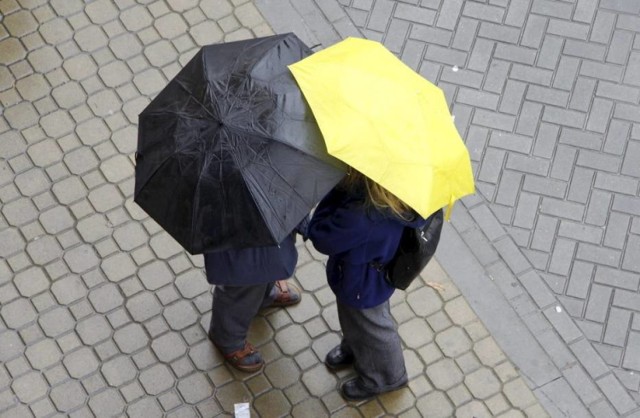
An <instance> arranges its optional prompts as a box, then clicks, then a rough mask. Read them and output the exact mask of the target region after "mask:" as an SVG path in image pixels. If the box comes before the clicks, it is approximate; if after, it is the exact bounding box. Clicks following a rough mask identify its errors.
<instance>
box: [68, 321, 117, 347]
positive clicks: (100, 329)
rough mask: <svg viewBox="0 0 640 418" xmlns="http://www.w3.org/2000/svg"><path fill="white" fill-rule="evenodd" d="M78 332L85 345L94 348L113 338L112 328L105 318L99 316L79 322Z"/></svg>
mask: <svg viewBox="0 0 640 418" xmlns="http://www.w3.org/2000/svg"><path fill="white" fill-rule="evenodd" d="M76 332H77V333H78V336H79V337H80V339H81V340H82V342H83V343H85V344H86V345H89V346H94V345H96V344H97V343H98V342H100V341H103V340H105V339H107V338H109V337H110V336H111V332H112V329H111V326H110V325H109V323H108V322H107V320H106V319H104V317H102V316H99V315H93V316H90V317H89V318H87V319H84V320H82V321H80V322H78V325H77V326H76Z"/></svg>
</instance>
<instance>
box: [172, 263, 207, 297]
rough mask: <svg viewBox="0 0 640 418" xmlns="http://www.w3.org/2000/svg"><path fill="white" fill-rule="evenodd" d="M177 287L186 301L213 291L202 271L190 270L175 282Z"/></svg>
mask: <svg viewBox="0 0 640 418" xmlns="http://www.w3.org/2000/svg"><path fill="white" fill-rule="evenodd" d="M175 285H176V287H177V288H178V291H179V292H180V294H181V295H182V297H184V298H186V299H192V298H194V297H196V296H198V295H201V294H203V293H205V292H208V291H209V290H210V289H211V285H209V283H207V281H206V279H205V277H204V275H203V273H202V271H200V270H189V271H186V272H185V273H183V274H181V275H179V276H178V277H177V278H176V280H175Z"/></svg>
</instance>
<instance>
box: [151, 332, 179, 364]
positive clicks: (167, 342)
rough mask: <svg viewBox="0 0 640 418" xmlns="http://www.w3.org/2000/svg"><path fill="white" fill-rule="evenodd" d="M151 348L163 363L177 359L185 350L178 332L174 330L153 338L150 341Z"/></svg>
mask: <svg viewBox="0 0 640 418" xmlns="http://www.w3.org/2000/svg"><path fill="white" fill-rule="evenodd" d="M151 349H152V350H153V352H154V353H155V354H156V356H158V359H159V360H160V361H162V362H165V363H168V362H171V361H174V360H176V359H178V358H179V357H181V356H182V355H183V354H184V353H185V352H186V351H187V347H186V345H185V343H184V341H183V340H182V338H181V337H180V334H178V333H175V332H169V333H167V334H164V335H163V336H161V337H158V338H156V339H154V340H153V341H152V343H151Z"/></svg>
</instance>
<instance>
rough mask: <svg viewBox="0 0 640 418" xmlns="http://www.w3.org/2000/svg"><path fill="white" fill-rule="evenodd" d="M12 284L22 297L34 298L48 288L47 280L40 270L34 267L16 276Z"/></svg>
mask: <svg viewBox="0 0 640 418" xmlns="http://www.w3.org/2000/svg"><path fill="white" fill-rule="evenodd" d="M13 283H14V285H15V286H16V288H17V289H18V291H19V292H20V294H21V295H22V296H24V297H31V296H34V295H36V294H38V293H40V292H42V291H44V290H47V289H48V288H49V279H48V278H47V276H46V275H45V273H44V271H43V270H42V268H40V267H36V266H32V267H29V268H28V269H27V270H25V271H22V272H20V273H18V274H16V275H15V277H14V279H13Z"/></svg>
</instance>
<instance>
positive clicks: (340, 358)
mask: <svg viewBox="0 0 640 418" xmlns="http://www.w3.org/2000/svg"><path fill="white" fill-rule="evenodd" d="M425 223H426V220H425V219H423V218H421V217H420V216H418V215H416V214H415V213H414V212H413V211H412V210H411V209H409V207H408V206H406V205H405V204H404V203H403V202H402V201H400V200H399V199H398V198H397V197H395V196H394V195H393V194H391V193H389V192H388V191H386V190H385V189H384V188H382V187H381V186H379V185H378V184H377V183H375V182H373V181H372V180H370V179H369V178H367V177H365V176H364V175H362V174H361V173H359V172H357V171H355V170H353V169H352V170H351V171H350V173H349V175H347V176H346V177H345V179H344V180H343V181H342V182H341V183H340V184H338V186H336V187H335V188H334V189H333V190H332V191H331V192H330V193H329V194H328V195H327V196H325V198H324V199H323V200H322V201H321V202H320V204H319V205H318V207H317V208H316V210H315V212H314V214H313V217H312V219H311V221H310V223H309V231H308V233H309V239H310V240H311V242H312V243H313V245H314V247H315V248H316V249H317V250H318V251H320V252H321V253H323V254H326V255H328V256H329V259H328V261H327V267H326V272H327V279H328V282H329V286H330V287H331V289H332V290H333V292H334V293H335V295H336V299H337V307H338V318H339V321H340V327H341V329H342V334H343V338H342V342H341V343H340V344H339V345H338V346H337V347H335V348H333V349H332V350H331V351H329V353H328V354H327V356H326V358H325V364H326V365H327V367H329V368H331V369H334V370H336V369H340V368H343V367H346V366H349V365H351V364H353V366H354V368H355V370H356V372H357V373H358V376H357V377H356V378H354V379H351V380H349V381H347V382H345V383H343V384H342V386H341V393H342V395H343V397H345V398H346V399H348V400H361V399H367V398H370V397H373V396H375V395H377V394H380V393H384V392H388V391H392V390H395V389H398V388H400V387H402V386H404V385H406V383H407V372H406V368H405V363H404V358H403V355H402V346H401V342H400V336H399V335H398V331H397V326H396V323H395V321H394V320H393V318H392V316H391V312H390V305H389V298H390V297H391V295H392V294H393V292H394V290H395V288H394V287H393V286H391V285H390V284H388V283H387V282H386V280H385V279H384V272H383V271H381V269H380V268H379V265H380V264H381V265H385V264H386V263H388V262H389V261H390V260H391V258H392V257H393V255H394V253H395V251H396V249H397V247H398V245H399V243H400V237H401V235H402V230H403V228H404V227H405V226H411V227H419V226H423V225H424V224H425ZM375 264H378V268H376V267H374V265H375Z"/></svg>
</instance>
